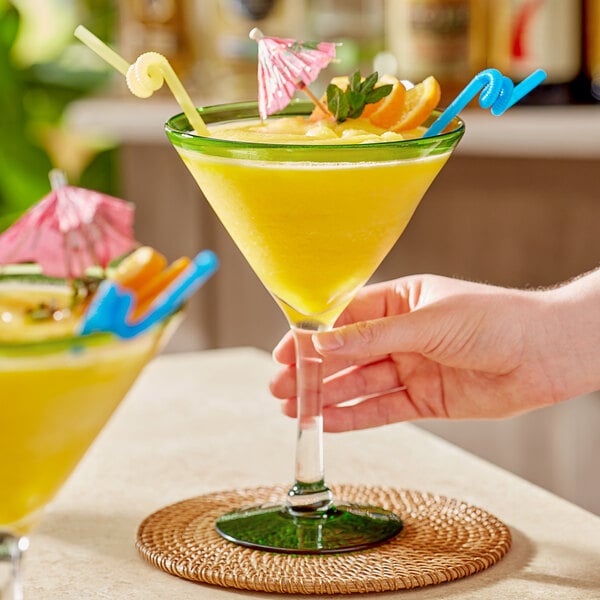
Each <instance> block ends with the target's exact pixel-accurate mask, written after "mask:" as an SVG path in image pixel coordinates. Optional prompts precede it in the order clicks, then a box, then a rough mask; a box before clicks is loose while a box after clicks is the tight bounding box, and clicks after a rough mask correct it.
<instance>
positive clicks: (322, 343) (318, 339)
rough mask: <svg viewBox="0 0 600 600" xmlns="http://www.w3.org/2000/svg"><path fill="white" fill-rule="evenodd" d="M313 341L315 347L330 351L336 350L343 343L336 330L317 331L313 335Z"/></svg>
mask: <svg viewBox="0 0 600 600" xmlns="http://www.w3.org/2000/svg"><path fill="white" fill-rule="evenodd" d="M313 343H314V344H315V346H316V347H317V349H321V350H325V351H331V350H337V349H338V348H341V347H342V346H343V345H344V338H343V337H342V335H341V334H340V333H338V332H337V331H328V332H326V333H317V334H315V335H314V336H313Z"/></svg>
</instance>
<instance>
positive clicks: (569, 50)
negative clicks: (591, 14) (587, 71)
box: [510, 0, 581, 83]
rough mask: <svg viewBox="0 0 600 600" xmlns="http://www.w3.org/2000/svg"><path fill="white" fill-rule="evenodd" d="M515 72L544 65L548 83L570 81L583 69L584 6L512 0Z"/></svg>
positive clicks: (564, 1)
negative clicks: (582, 26) (582, 21)
mask: <svg viewBox="0 0 600 600" xmlns="http://www.w3.org/2000/svg"><path fill="white" fill-rule="evenodd" d="M510 37H511V39H510V48H511V50H510V52H511V60H510V62H511V67H510V70H511V74H512V75H513V76H515V77H517V78H518V79H522V78H524V77H526V76H527V75H528V74H529V73H531V72H532V71H533V70H535V69H538V68H542V69H544V70H545V71H546V72H547V73H548V80H547V82H548V83H566V82H568V81H571V80H573V79H575V77H577V74H578V73H579V70H580V68H581V5H580V3H579V2H574V1H573V0H512V11H511V36H510Z"/></svg>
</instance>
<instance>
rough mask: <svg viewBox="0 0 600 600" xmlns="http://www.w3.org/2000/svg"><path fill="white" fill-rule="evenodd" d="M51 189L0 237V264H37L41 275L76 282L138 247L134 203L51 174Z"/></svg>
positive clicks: (55, 173) (60, 175) (53, 173)
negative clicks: (134, 222)
mask: <svg viewBox="0 0 600 600" xmlns="http://www.w3.org/2000/svg"><path fill="white" fill-rule="evenodd" d="M50 179H51V181H52V188H53V189H52V191H51V192H50V193H49V194H48V195H47V196H45V197H44V198H42V200H40V201H39V202H38V203H37V204H35V205H34V206H33V207H32V208H30V209H29V210H28V211H27V212H26V213H25V214H24V215H23V216H22V217H21V218H20V219H19V220H17V221H16V222H15V223H14V224H13V225H12V226H11V227H10V228H9V229H8V230H7V231H5V232H4V233H3V234H1V235H0V265H2V264H13V263H21V262H35V263H38V264H39V265H40V267H41V269H42V272H43V273H44V274H45V275H48V276H50V277H62V278H67V279H74V278H76V277H81V276H83V275H84V273H85V271H86V269H88V268H89V267H91V266H100V267H102V268H105V267H106V266H107V265H108V263H109V262H110V261H111V260H113V259H114V258H117V257H119V256H121V255H122V254H125V253H126V252H129V251H130V250H132V249H133V248H135V247H136V246H137V242H136V241H135V238H134V234H133V218H134V208H133V205H132V204H130V203H128V202H125V201H123V200H120V199H119V198H114V197H113V196H108V195H106V194H101V193H99V192H96V191H93V190H88V189H85V188H79V187H73V186H69V185H65V184H66V180H65V179H64V176H63V175H62V173H60V172H58V173H57V172H56V171H53V172H51V177H50Z"/></svg>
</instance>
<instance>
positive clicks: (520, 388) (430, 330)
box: [271, 275, 571, 431]
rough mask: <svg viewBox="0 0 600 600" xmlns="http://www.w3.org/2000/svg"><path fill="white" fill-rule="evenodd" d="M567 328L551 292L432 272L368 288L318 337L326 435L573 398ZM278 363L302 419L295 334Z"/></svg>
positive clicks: (282, 389)
mask: <svg viewBox="0 0 600 600" xmlns="http://www.w3.org/2000/svg"><path fill="white" fill-rule="evenodd" d="M560 321H561V319H560V316H559V314H558V308H557V303H556V302H553V301H552V295H551V294H550V293H549V292H541V291H523V290H514V289H505V288H499V287H494V286H489V285H483V284H477V283H471V282H465V281H459V280H454V279H449V278H445V277H438V276H431V275H426V276H414V277H405V278H402V279H398V280H395V281H391V282H385V283H380V284H375V285H371V286H367V287H365V288H363V289H362V290H361V291H360V292H359V293H358V295H357V296H356V298H355V299H354V300H353V301H352V302H351V304H350V305H349V306H348V308H347V309H346V310H345V311H344V313H343V314H342V315H341V317H340V319H339V320H338V322H337V324H336V329H334V330H333V331H329V332H321V333H318V334H315V335H314V336H313V341H314V343H315V347H316V349H317V350H318V351H319V353H320V354H322V356H323V357H324V371H325V381H324V386H323V417H324V428H325V430H326V431H347V430H352V429H362V428H366V427H375V426H378V425H384V424H387V423H392V422H396V421H405V420H414V419H423V418H453V419H460V418H479V419H486V418H499V417H507V416H511V415H516V414H519V413H522V412H525V411H528V410H531V409H532V408H537V407H540V406H543V405H546V404H551V403H553V402H556V401H558V400H561V399H564V397H565V395H566V394H567V393H568V392H567V390H566V389H565V383H564V381H563V377H562V376H563V374H564V369H570V368H571V366H570V365H568V364H564V362H565V361H564V355H565V346H564V345H563V344H562V343H558V342H559V340H561V336H562V341H563V342H568V339H569V336H568V333H565V332H564V331H563V328H562V327H561V324H560ZM564 336H566V337H564ZM567 347H568V346H567ZM274 358H275V360H277V361H278V362H279V363H281V364H282V365H283V368H282V369H280V370H279V371H278V373H277V374H276V375H275V377H274V379H273V380H272V382H271V391H272V393H273V395H274V396H276V397H277V398H281V399H283V400H284V403H283V411H284V413H285V414H287V415H289V416H292V417H294V416H295V415H296V399H295V397H294V396H295V389H296V379H295V378H296V372H295V366H294V361H295V351H294V345H293V340H292V337H291V335H289V334H288V335H286V336H285V337H284V338H283V340H282V341H281V342H280V343H279V345H278V346H277V348H276V349H275V350H274ZM349 401H353V402H352V404H351V405H345V403H348V402H349Z"/></svg>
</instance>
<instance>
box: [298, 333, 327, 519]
mask: <svg viewBox="0 0 600 600" xmlns="http://www.w3.org/2000/svg"><path fill="white" fill-rule="evenodd" d="M293 333H294V341H295V344H296V378H297V402H298V416H297V422H298V437H297V439H296V467H295V483H294V485H293V487H292V488H291V489H290V490H289V492H288V510H289V511H290V512H291V513H293V514H295V515H297V516H306V517H311V516H313V517H317V516H320V515H323V514H324V513H325V512H326V511H327V510H329V509H330V508H331V507H332V505H333V501H332V494H331V490H330V489H329V488H328V487H327V486H326V485H325V481H324V471H323V398H322V389H323V358H322V356H321V355H320V354H319V353H318V352H317V351H316V350H315V347H314V345H313V343H312V334H313V333H314V331H313V330H308V329H300V328H293Z"/></svg>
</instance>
